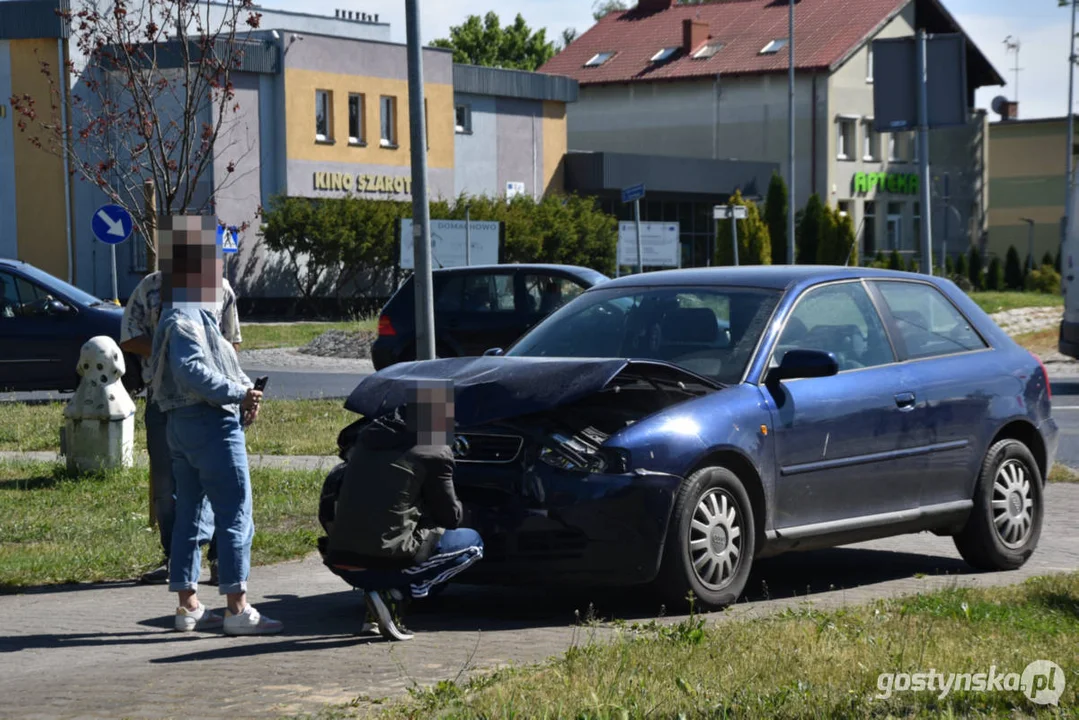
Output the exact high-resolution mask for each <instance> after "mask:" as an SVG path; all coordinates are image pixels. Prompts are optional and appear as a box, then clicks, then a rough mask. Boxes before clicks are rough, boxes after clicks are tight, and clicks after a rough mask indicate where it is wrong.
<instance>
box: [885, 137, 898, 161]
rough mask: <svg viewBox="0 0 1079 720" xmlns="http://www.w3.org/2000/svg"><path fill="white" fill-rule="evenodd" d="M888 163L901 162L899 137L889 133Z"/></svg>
mask: <svg viewBox="0 0 1079 720" xmlns="http://www.w3.org/2000/svg"><path fill="white" fill-rule="evenodd" d="M888 161H889V162H899V135H898V134H897V133H888Z"/></svg>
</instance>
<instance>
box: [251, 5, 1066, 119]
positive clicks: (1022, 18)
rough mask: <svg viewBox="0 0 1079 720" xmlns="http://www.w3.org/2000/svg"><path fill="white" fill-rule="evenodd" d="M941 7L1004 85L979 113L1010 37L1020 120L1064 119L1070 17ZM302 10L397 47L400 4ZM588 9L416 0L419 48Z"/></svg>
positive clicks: (1010, 89) (1007, 59)
mask: <svg viewBox="0 0 1079 720" xmlns="http://www.w3.org/2000/svg"><path fill="white" fill-rule="evenodd" d="M263 4H264V5H266V6H267V7H289V6H291V7H292V8H295V2H294V1H289V0H265V2H264V3H263ZM944 5H945V6H946V7H947V8H948V10H949V11H951V13H952V14H953V15H955V17H956V19H957V20H958V21H959V23H960V25H962V26H963V29H964V30H966V31H967V34H968V35H970V36H971V37H972V38H973V39H974V42H976V43H977V44H978V46H979V47H980V48H981V49H982V52H984V53H985V54H986V56H987V57H988V58H989V59H990V61H991V62H992V63H993V64H994V65H995V66H996V68H997V70H998V71H1000V73H1001V74H1002V75H1004V77H1005V79H1006V80H1007V81H1008V86H1007V87H1004V88H998V87H994V88H986V89H984V90H982V91H981V92H980V93H979V94H978V98H977V99H978V105H979V106H980V107H986V108H987V107H989V103H990V101H991V100H992V99H993V97H994V96H996V95H998V94H1005V95H1008V96H1009V97H1014V94H1015V87H1014V78H1015V76H1014V74H1013V73H1012V72H1011V71H1010V68H1011V67H1013V66H1014V64H1015V55H1014V54H1010V55H1009V54H1008V53H1007V52H1006V50H1005V46H1004V38H1006V37H1007V36H1009V35H1012V36H1014V37H1017V38H1019V42H1020V55H1019V60H1020V66H1021V67H1022V68H1024V70H1023V72H1021V73H1020V75H1019V103H1020V117H1023V118H1036V117H1061V116H1064V115H1065V114H1066V113H1067V104H1068V96H1067V88H1068V32H1069V29H1070V25H1069V22H1070V18H1069V15H1068V10H1067V9H1066V8H1061V7H1058V5H1057V0H944ZM304 6H305V9H308V10H309V11H310V12H317V13H323V14H328V15H333V11H334V8H338V7H344V8H348V9H352V10H366V11H368V12H379V13H380V14H381V16H382V18H383V19H386V20H388V21H389V22H390V23H391V26H392V30H393V39H394V40H397V41H400V42H404V40H405V13H404V2H403V1H402V0H394V1H393V2H384V0H379V1H378V2H372V1H371V0H368V1H367V2H364V1H363V0H361V1H360V2H358V3H348V2H345V1H344V0H307V2H305V4H304ZM591 7H592V3H591V1H590V0H501V1H500V2H495V1H494V0H423V2H421V8H422V12H423V26H422V31H423V37H424V40H425V41H429V40H432V39H434V38H436V37H444V36H445V35H446V34H447V33H448V31H449V27H450V26H451V25H456V24H459V23H460V22H461V21H462V20H464V19H465V18H466V17H467V16H468V15H470V14H477V15H483V14H485V13H486V12H487V11H488V10H491V9H496V10H497V12H498V13H499V14H500V15H501V16H502V17H503V21H504V22H505V21H510V20H512V19H513V16H514V15H515V14H516V13H518V12H519V13H521V14H523V15H524V17H525V20H527V21H528V23H529V24H530V25H532V26H533V27H545V28H547V30H548V35H549V36H551V37H559V36H560V35H561V32H562V29H563V28H566V27H575V28H577V29H578V30H579V31H581V32H583V31H584V30H586V29H587V28H588V27H589V26H590V25H591V24H592V11H591Z"/></svg>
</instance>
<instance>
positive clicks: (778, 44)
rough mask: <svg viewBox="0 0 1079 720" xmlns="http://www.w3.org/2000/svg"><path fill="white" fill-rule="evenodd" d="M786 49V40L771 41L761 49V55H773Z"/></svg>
mask: <svg viewBox="0 0 1079 720" xmlns="http://www.w3.org/2000/svg"><path fill="white" fill-rule="evenodd" d="M785 47H787V38H779V39H778V40H773V41H772V42H770V43H768V44H767V45H765V46H764V47H762V48H761V52H760V54H761V55H775V54H776V53H777V52H779V51H780V50H782V49H783V48H785Z"/></svg>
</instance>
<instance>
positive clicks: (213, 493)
mask: <svg viewBox="0 0 1079 720" xmlns="http://www.w3.org/2000/svg"><path fill="white" fill-rule="evenodd" d="M168 416H169V431H168V435H169V448H170V450H171V452H172V474H173V477H174V478H176V522H175V526H174V528H173V531H172V555H171V557H172V560H171V562H170V563H169V590H172V591H173V592H179V591H180V590H197V589H198V582H199V573H200V570H201V565H202V553H201V552H200V551H199V540H200V538H201V537H203V527H204V524H205V523H206V522H207V521H208V519H209V517H208V516H209V512H210V510H212V511H213V524H214V529H215V531H216V537H217V544H218V548H217V551H218V553H217V554H218V579H219V582H220V584H219V585H218V588H217V589H218V592H219V593H221V594H222V595H225V594H228V593H240V592H247V576H248V573H249V572H250V570H251V540H252V538H253V537H254V535H255V525H254V521H253V518H252V515H251V478H250V476H249V474H248V468H247V447H246V442H245V438H244V432H243V428H242V427H241V425H240V417H239V415H237V414H235V413H231V412H227V411H224V410H222V409H220V408H217V407H213V406H212V405H205V404H199V405H191V406H188V407H182V408H177V409H176V410H171V411H169V413H168ZM207 501H208V504H209V507H207Z"/></svg>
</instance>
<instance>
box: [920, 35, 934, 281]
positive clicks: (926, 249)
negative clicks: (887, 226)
mask: <svg viewBox="0 0 1079 720" xmlns="http://www.w3.org/2000/svg"><path fill="white" fill-rule="evenodd" d="M928 44H929V38H928V36H927V35H926V32H925V30H919V31H918V39H917V55H918V76H917V77H918V164H919V166H920V168H919V169H920V173H919V174H920V178H919V183H918V189H919V191H920V195H921V206H922V208H921V213H920V217H919V220H920V221H921V226H922V228H921V229H922V243H921V245H922V246H921V248H920V252H921V254H922V272H923V273H925V274H926V275H932V274H933V238H932V236H931V233H932V230H933V223H932V219H933V205H932V202H933V201H932V196H931V194H930V190H931V188H930V185H929V89H928V83H927V81H928V78H929V75H928V68H927V67H926V65H927V59H928V55H929V53H928Z"/></svg>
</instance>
